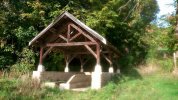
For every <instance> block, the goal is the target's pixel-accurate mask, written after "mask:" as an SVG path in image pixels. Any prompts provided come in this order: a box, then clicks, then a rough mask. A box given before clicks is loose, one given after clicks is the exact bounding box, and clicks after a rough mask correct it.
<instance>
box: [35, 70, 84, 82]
mask: <svg viewBox="0 0 178 100" xmlns="http://www.w3.org/2000/svg"><path fill="white" fill-rule="evenodd" d="M75 74H82V73H80V72H57V71H44V72H39V71H33V76H32V78H33V79H38V80H40V81H65V82H66V81H67V80H69V78H70V77H71V76H72V75H75ZM83 74H84V73H83Z"/></svg>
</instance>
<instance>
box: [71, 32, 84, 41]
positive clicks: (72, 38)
mask: <svg viewBox="0 0 178 100" xmlns="http://www.w3.org/2000/svg"><path fill="white" fill-rule="evenodd" d="M81 34H82V33H77V34H76V35H74V36H73V37H71V38H70V41H72V40H74V39H75V38H77V37H78V36H80V35H81Z"/></svg>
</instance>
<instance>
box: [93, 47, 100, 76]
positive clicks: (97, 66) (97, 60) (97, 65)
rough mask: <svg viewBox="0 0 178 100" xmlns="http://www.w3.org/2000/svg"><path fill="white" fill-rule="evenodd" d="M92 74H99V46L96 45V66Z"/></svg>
mask: <svg viewBox="0 0 178 100" xmlns="http://www.w3.org/2000/svg"><path fill="white" fill-rule="evenodd" d="M94 72H97V73H101V72H102V69H101V65H100V46H99V44H97V45H96V66H95V70H94Z"/></svg>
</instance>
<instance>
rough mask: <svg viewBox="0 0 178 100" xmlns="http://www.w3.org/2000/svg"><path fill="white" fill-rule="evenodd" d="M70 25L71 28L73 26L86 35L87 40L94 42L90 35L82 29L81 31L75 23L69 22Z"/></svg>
mask: <svg viewBox="0 0 178 100" xmlns="http://www.w3.org/2000/svg"><path fill="white" fill-rule="evenodd" d="M69 25H70V26H72V27H73V28H75V29H76V30H77V31H79V32H80V33H82V34H83V35H84V36H85V37H87V38H88V39H89V40H91V41H92V42H96V41H95V40H94V39H93V38H92V37H91V36H89V35H88V34H86V33H85V32H84V31H82V30H81V29H80V28H79V27H78V26H76V25H75V24H73V23H71V24H69Z"/></svg>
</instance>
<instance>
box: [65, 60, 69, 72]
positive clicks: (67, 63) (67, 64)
mask: <svg viewBox="0 0 178 100" xmlns="http://www.w3.org/2000/svg"><path fill="white" fill-rule="evenodd" d="M64 72H69V62H68V61H66V67H65V69H64Z"/></svg>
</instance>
